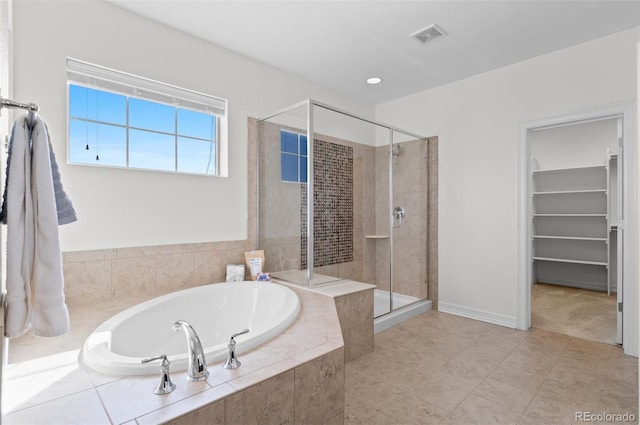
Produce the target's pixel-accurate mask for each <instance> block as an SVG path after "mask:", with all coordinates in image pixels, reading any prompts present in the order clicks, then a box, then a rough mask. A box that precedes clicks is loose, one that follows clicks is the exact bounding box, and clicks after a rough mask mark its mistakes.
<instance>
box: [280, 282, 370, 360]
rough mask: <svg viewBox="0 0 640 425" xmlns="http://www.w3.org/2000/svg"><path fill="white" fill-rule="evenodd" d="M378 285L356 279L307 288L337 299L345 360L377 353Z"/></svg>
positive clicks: (293, 286) (335, 300)
mask: <svg viewBox="0 0 640 425" xmlns="http://www.w3.org/2000/svg"><path fill="white" fill-rule="evenodd" d="M278 282H279V283H282V284H285V285H287V286H289V287H292V288H296V287H297V286H295V285H292V284H288V283H286V282H280V281H278ZM375 288H376V286H375V285H371V284H368V283H363V282H356V281H353V280H343V281H340V282H333V283H330V284H327V285H324V286H318V287H315V288H308V289H307V288H304V289H305V290H308V291H311V292H314V293H317V294H322V295H326V296H329V297H332V298H333V300H334V302H335V304H336V310H337V313H338V319H339V320H340V327H341V329H342V338H343V340H344V361H345V363H348V362H350V361H352V360H355V359H357V358H359V357H361V356H363V355H365V354H367V353H371V352H373V290H374V289H375Z"/></svg>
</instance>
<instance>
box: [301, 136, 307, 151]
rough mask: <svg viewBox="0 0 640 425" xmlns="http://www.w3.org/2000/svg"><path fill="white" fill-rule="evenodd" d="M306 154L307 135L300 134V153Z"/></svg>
mask: <svg viewBox="0 0 640 425" xmlns="http://www.w3.org/2000/svg"><path fill="white" fill-rule="evenodd" d="M306 154H307V136H303V135H302V134H301V135H300V155H306Z"/></svg>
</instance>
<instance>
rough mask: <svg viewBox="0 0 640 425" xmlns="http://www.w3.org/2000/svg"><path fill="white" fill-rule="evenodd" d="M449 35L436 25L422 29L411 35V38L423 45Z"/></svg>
mask: <svg viewBox="0 0 640 425" xmlns="http://www.w3.org/2000/svg"><path fill="white" fill-rule="evenodd" d="M445 35H447V33H446V32H444V30H443V29H442V28H440V27H439V26H437V25H436V24H433V25H429V26H428V27H426V28H423V29H421V30H420V31H417V32H414V33H413V34H411V37H413V38H415V39H416V40H418V41H420V42H421V43H423V44H427V43H429V42H431V41H434V40H437V39H439V38H441V37H444V36H445Z"/></svg>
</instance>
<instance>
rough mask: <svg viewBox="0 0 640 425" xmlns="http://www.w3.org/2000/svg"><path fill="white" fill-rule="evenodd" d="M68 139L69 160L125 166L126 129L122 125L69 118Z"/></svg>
mask: <svg viewBox="0 0 640 425" xmlns="http://www.w3.org/2000/svg"><path fill="white" fill-rule="evenodd" d="M69 139H70V141H69V160H70V161H71V162H75V163H81V164H99V165H112V166H120V167H124V166H126V163H127V161H126V159H127V157H126V143H127V142H126V131H125V129H124V128H122V127H114V126H111V125H106V124H95V123H88V122H86V121H78V120H70V121H69ZM87 147H88V148H89V149H87ZM96 157H97V159H96Z"/></svg>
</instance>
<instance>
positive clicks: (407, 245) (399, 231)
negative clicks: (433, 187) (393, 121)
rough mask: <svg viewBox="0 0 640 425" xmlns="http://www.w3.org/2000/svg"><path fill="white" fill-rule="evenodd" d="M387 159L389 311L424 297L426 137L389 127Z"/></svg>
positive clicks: (426, 266) (426, 199)
mask: <svg viewBox="0 0 640 425" xmlns="http://www.w3.org/2000/svg"><path fill="white" fill-rule="evenodd" d="M390 152H391V154H390V162H391V191H390V203H391V208H390V210H391V212H390V220H391V293H392V296H391V310H392V311H393V310H396V309H398V308H402V307H404V306H406V305H408V304H411V303H414V302H416V301H419V300H426V299H427V295H428V294H427V288H428V286H427V280H428V239H427V236H428V233H427V232H428V226H427V224H428V223H427V217H428V192H427V191H428V186H429V185H428V181H427V180H428V174H427V171H428V151H427V140H426V139H416V138H415V137H414V136H411V135H408V134H404V133H401V132H399V131H396V130H393V135H392V137H391V147H390Z"/></svg>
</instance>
